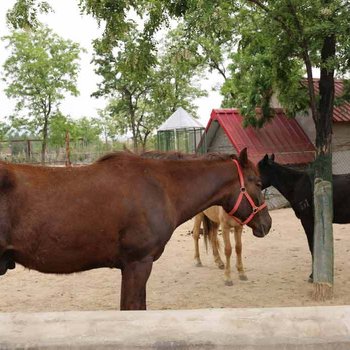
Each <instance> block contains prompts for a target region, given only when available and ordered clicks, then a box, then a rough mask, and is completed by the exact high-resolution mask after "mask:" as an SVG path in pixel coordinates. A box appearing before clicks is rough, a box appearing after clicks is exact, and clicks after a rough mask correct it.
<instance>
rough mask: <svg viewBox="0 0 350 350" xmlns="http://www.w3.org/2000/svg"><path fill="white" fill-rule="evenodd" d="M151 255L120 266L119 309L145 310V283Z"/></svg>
mask: <svg viewBox="0 0 350 350" xmlns="http://www.w3.org/2000/svg"><path fill="white" fill-rule="evenodd" d="M152 265H153V257H147V258H144V259H143V260H141V261H133V262H130V263H127V264H126V265H125V266H124V267H123V268H122V288H121V297H120V310H146V283H147V280H148V277H149V275H150V273H151V271H152Z"/></svg>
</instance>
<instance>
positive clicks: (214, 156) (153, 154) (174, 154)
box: [140, 151, 237, 160]
mask: <svg viewBox="0 0 350 350" xmlns="http://www.w3.org/2000/svg"><path fill="white" fill-rule="evenodd" d="M140 156H141V157H142V158H150V159H168V160H188V159H198V160H203V159H208V160H227V159H237V156H236V155H235V154H225V153H218V152H210V153H205V154H195V153H182V152H178V151H170V152H162V151H146V152H143V153H141V154H140Z"/></svg>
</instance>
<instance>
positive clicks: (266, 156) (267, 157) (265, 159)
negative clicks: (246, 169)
mask: <svg viewBox="0 0 350 350" xmlns="http://www.w3.org/2000/svg"><path fill="white" fill-rule="evenodd" d="M262 160H263V162H264V163H267V161H268V160H269V156H268V155H267V153H266V154H265V156H264V158H263V159H262Z"/></svg>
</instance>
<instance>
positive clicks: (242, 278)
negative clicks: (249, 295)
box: [239, 275, 248, 281]
mask: <svg viewBox="0 0 350 350" xmlns="http://www.w3.org/2000/svg"><path fill="white" fill-rule="evenodd" d="M239 279H240V280H241V281H248V277H247V276H246V275H239Z"/></svg>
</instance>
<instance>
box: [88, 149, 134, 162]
mask: <svg viewBox="0 0 350 350" xmlns="http://www.w3.org/2000/svg"><path fill="white" fill-rule="evenodd" d="M128 157H137V154H135V153H133V152H129V151H114V152H110V153H107V154H105V155H103V156H102V157H100V158H98V159H97V160H96V161H95V163H102V162H106V161H110V160H114V159H122V158H128Z"/></svg>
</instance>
